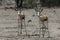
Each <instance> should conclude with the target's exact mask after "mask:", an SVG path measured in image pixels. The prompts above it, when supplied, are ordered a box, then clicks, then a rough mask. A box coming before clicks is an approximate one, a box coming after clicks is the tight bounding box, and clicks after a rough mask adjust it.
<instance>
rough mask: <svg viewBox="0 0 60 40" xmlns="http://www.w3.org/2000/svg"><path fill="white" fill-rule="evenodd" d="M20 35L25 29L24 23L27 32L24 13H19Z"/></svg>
mask: <svg viewBox="0 0 60 40" xmlns="http://www.w3.org/2000/svg"><path fill="white" fill-rule="evenodd" d="M17 19H18V35H19V34H22V27H23V22H24V26H25V32H26V25H25V14H24V12H23V11H21V12H20V11H18V16H17Z"/></svg>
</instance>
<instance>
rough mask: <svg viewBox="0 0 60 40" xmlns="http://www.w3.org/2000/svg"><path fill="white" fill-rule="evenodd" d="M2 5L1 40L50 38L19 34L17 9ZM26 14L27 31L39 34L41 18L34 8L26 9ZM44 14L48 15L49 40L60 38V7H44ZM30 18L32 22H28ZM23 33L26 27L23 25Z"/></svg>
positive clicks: (0, 13) (0, 17) (0, 12)
mask: <svg viewBox="0 0 60 40" xmlns="http://www.w3.org/2000/svg"><path fill="white" fill-rule="evenodd" d="M1 8H3V7H0V40H38V39H39V40H48V38H46V37H45V38H44V39H42V38H39V36H31V37H28V36H19V35H18V22H17V11H15V10H12V9H7V10H4V9H1ZM23 11H24V14H25V15H26V20H25V24H26V31H27V34H30V35H33V34H39V30H40V29H39V28H40V27H39V18H38V16H37V15H36V12H35V10H34V9H24V10H23ZM42 14H46V15H47V16H48V18H49V19H48V28H49V33H50V37H51V38H49V40H60V8H55V9H54V8H50V9H49V8H44V10H43V12H42ZM33 15H35V16H34V17H33ZM28 20H32V22H29V23H28ZM22 34H23V35H25V34H26V33H25V27H24V26H23V31H22Z"/></svg>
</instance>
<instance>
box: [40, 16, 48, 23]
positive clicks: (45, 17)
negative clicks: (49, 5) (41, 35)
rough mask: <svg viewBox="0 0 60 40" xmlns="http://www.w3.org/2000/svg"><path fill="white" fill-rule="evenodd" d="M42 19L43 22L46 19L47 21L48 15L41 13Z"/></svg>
mask: <svg viewBox="0 0 60 40" xmlns="http://www.w3.org/2000/svg"><path fill="white" fill-rule="evenodd" d="M40 20H41V21H43V22H44V21H47V20H48V17H47V15H41V16H40Z"/></svg>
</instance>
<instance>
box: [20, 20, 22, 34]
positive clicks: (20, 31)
mask: <svg viewBox="0 0 60 40" xmlns="http://www.w3.org/2000/svg"><path fill="white" fill-rule="evenodd" d="M20 34H22V20H21V26H20Z"/></svg>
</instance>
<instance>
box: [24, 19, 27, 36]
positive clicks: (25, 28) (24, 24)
mask: <svg viewBox="0 0 60 40" xmlns="http://www.w3.org/2000/svg"><path fill="white" fill-rule="evenodd" d="M24 26H25V32H26V35H27V30H26V24H25V19H24Z"/></svg>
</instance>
